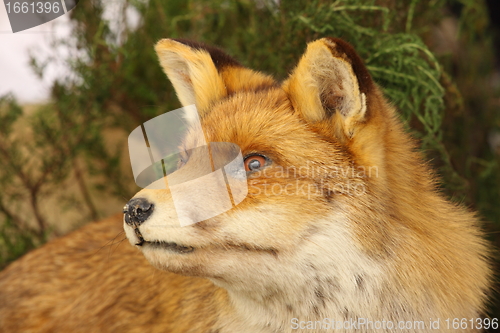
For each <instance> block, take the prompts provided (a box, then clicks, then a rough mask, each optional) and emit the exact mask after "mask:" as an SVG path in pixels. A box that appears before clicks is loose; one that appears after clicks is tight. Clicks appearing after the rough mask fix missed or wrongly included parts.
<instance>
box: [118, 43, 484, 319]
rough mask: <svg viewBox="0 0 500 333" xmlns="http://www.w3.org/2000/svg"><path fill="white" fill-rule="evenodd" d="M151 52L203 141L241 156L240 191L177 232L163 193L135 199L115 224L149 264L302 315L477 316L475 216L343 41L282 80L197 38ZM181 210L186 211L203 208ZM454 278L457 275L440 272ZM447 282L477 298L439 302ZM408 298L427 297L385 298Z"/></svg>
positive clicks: (191, 160)
mask: <svg viewBox="0 0 500 333" xmlns="http://www.w3.org/2000/svg"><path fill="white" fill-rule="evenodd" d="M156 52H157V54H158V57H159V61H160V64H161V66H162V68H163V70H164V72H165V73H166V74H167V76H168V78H169V79H170V81H171V82H172V84H173V86H174V89H175V91H176V93H177V96H178V98H179V100H180V101H181V103H182V105H184V106H189V105H193V104H194V105H196V108H197V110H198V112H199V115H200V119H201V123H202V124H203V128H204V132H205V136H206V141H207V142H230V143H234V144H236V145H238V146H239V148H240V149H241V153H242V156H243V161H244V166H245V170H246V177H247V184H248V194H247V197H246V198H245V199H244V200H243V201H242V202H241V203H239V204H238V205H236V206H235V207H233V208H232V209H230V210H228V211H226V212H224V213H222V214H219V215H217V216H215V217H212V218H209V219H206V220H203V221H201V222H198V223H194V224H192V225H189V226H185V227H180V226H179V225H178V222H177V216H176V210H175V206H174V204H173V200H172V194H171V192H170V191H169V190H168V189H165V190H150V189H145V190H142V191H140V192H139V193H137V195H136V196H135V197H134V199H133V200H132V201H131V202H130V203H129V204H128V205H127V206H126V207H125V212H126V214H125V223H124V228H125V231H126V234H127V237H128V239H129V240H130V242H131V243H132V244H133V245H140V246H138V247H139V248H140V250H141V251H142V253H143V254H144V256H145V257H146V258H147V260H149V261H150V262H151V263H152V264H153V265H154V266H156V267H158V268H159V269H163V270H168V271H172V272H175V273H179V274H184V275H193V276H200V277H205V278H209V279H210V280H212V281H213V282H214V283H215V284H216V285H218V286H220V287H223V288H225V289H226V290H227V291H228V292H229V294H231V295H232V294H238V295H246V296H245V297H247V299H248V300H253V301H256V302H260V301H262V302H278V303H280V304H289V305H290V304H294V305H293V307H294V310H293V311H295V312H296V313H300V314H309V313H316V314H318V313H326V312H329V313H328V315H338V316H342V314H343V313H344V315H345V312H351V313H353V312H354V313H356V311H358V313H359V314H360V315H361V312H362V310H361V309H370V310H369V311H382V310H380V309H384V308H385V309H390V313H393V314H394V313H398V312H405V311H408V309H412V307H413V306H414V307H415V309H413V310H411V311H414V312H415V311H419V310H417V308H418V309H423V310H422V311H428V312H429V313H432V312H433V311H434V312H433V313H434V314H435V313H442V312H443V311H441V310H443V309H445V308H449V307H450V304H455V303H456V304H463V302H464V299H465V298H467V297H469V298H470V299H471V301H470V302H471V303H474V304H475V306H476V308H477V307H479V304H480V303H481V302H482V298H481V296H477V295H479V294H481V295H482V294H483V293H482V290H483V289H484V286H485V285H486V282H485V281H484V279H478V278H477V277H473V276H472V275H474V272H473V271H474V270H476V272H479V271H481V272H483V273H484V272H486V270H487V268H486V266H485V265H483V262H480V261H477V262H476V261H475V260H474V258H475V257H476V256H477V255H478V253H481V251H482V250H483V248H482V246H483V245H482V243H481V241H480V240H478V238H477V237H476V236H477V234H478V232H477V230H476V229H475V226H474V219H473V218H472V217H471V215H467V214H468V213H466V212H464V211H462V210H460V209H457V208H456V207H454V206H452V205H449V204H448V203H447V202H446V201H445V200H443V199H441V197H440V196H439V195H438V194H436V191H435V190H434V185H433V179H432V177H431V176H430V172H429V171H428V168H427V166H426V165H425V164H424V163H423V162H422V161H421V158H420V156H419V154H418V153H416V152H415V149H414V147H415V145H414V144H413V142H412V140H411V138H410V137H409V136H408V135H407V134H405V133H404V130H403V127H402V125H401V123H400V121H399V120H398V118H397V114H396V112H395V110H394V108H393V107H392V106H391V105H390V104H389V103H388V102H387V101H386V100H385V98H384V97H383V95H382V93H381V92H380V90H379V88H378V87H377V86H376V84H375V83H374V82H373V80H372V78H371V76H370V74H369V72H368V70H367V69H366V67H365V65H364V64H363V62H362V61H361V59H360V58H359V56H358V55H357V54H356V52H355V51H354V50H353V48H352V47H351V46H350V45H349V44H348V43H346V42H345V41H342V40H340V39H336V38H323V39H319V40H316V41H313V42H311V43H309V44H308V45H307V49H306V51H305V53H304V55H303V56H302V58H301V59H300V61H299V62H298V65H297V66H296V68H295V69H294V70H293V72H292V73H291V74H290V76H289V78H288V79H286V80H285V81H284V82H277V81H276V80H274V79H273V78H272V77H270V76H267V75H264V74H262V73H259V72H256V71H253V70H251V69H248V68H245V67H243V66H242V65H240V64H239V63H238V62H237V61H236V60H234V59H233V58H231V57H230V56H228V55H227V54H225V53H224V52H222V51H221V50H219V49H217V48H213V47H209V46H206V45H203V44H199V43H194V42H190V41H185V40H173V39H164V40H161V41H160V42H158V43H157V45H156ZM185 140H186V141H189V140H196V138H194V137H190V136H189V135H188V136H187V137H186V138H185ZM185 155H186V156H184V157H183V162H182V163H183V167H185V168H190V167H191V168H194V167H196V163H197V158H196V156H188V152H185ZM190 195H192V196H203V195H206V192H203V191H201V190H197V189H196V188H192V189H190ZM190 209H191V213H192V214H193V215H196V214H197V210H198V209H199V207H195V206H193V207H192V208H190ZM444 219H448V220H449V219H458V220H461V221H465V222H464V223H463V225H462V226H460V227H458V226H456V225H453V224H447V223H446V222H443V221H440V220H444ZM469 220H470V221H471V222H467V221H469ZM436 221H439V222H436ZM467 233H469V234H470V235H471V236H467ZM450 235H452V236H450ZM457 240H459V241H460V243H461V244H462V246H465V247H467V248H468V249H469V250H468V251H467V252H466V253H465V252H464V253H462V254H461V255H462V256H463V258H466V259H464V260H467V261H468V262H474V263H475V266H474V269H469V271H468V272H465V270H463V269H461V268H460V267H458V265H457V266H456V267H455V266H454V265H448V264H447V263H446V262H443V260H442V258H443V257H447V258H448V259H446V260H447V262H448V263H449V262H450V260H452V259H449V258H455V257H456V256H457V254H456V253H457V251H458V250H457V245H456V242H457ZM430 262H432V265H433V266H432V267H431V266H429V265H428V263H430ZM426 263H427V264H426ZM426 265H427V269H426V268H424V267H425V266H426ZM469 268H470V267H469ZM454 274H455V275H456V274H459V275H460V276H462V277H464V278H463V279H453V278H452V277H449V278H446V277H445V275H448V276H453V275H454ZM478 274H480V273H478ZM483 275H484V274H483ZM486 275H487V274H486ZM466 276H467V277H466ZM469 277H470V278H469ZM474 279H475V281H474ZM450 283H451V284H453V288H454V289H455V290H465V289H467V290H471V286H473V287H472V289H474V292H472V291H471V292H470V293H468V295H463V294H461V293H459V292H451V294H450V295H449V297H448V298H442V297H441V296H440V295H442V292H441V289H440V288H446V289H448V288H449V285H450ZM466 284H469V285H467V286H466ZM433 288H434V289H435V292H433V291H432V290H434V289H433ZM415 290H417V292H418V290H426V291H427V292H428V295H427V296H426V297H427V299H428V302H424V301H422V300H416V301H415V304H411V301H408V302H409V303H408V302H407V303H404V302H403V303H404V304H403V303H402V302H400V301H398V300H397V298H393V296H391V295H395V294H398V295H401V297H402V298H404V299H409V300H411V299H412V297H413V298H414V297H415V296H414V295H415V293H416V291H415ZM422 292H423V291H422ZM473 294H474V295H476V296H472V295H473ZM271 296H272V297H271ZM245 297H243V298H242V297H239V298H237V299H239V300H241V299H245ZM440 297H441V298H440ZM235 299H236V298H235ZM326 300H330V302H328V301H326ZM235 302H236V301H235ZM424 303H425V304H427V305H425V306H423V307H422V304H424ZM460 306H461V305H458V307H460ZM290 307H292V306H290ZM405 307H406V308H405ZM419 307H420V308H419ZM356 309H357V310H356ZM373 309H377V310H373ZM405 309H406V310H405ZM470 309H474V306H472V307H470ZM276 311H278V310H276ZM279 311H281V310H279ZM283 311H285V312H286V311H292V310H290V309H289V308H288V307H287V308H284V309H283ZM388 311H389V310H388ZM440 311H441V312H440ZM474 311H475V310H474ZM472 312H473V311H472ZM426 313H427V312H426ZM267 315H270V316H272V314H267Z"/></svg>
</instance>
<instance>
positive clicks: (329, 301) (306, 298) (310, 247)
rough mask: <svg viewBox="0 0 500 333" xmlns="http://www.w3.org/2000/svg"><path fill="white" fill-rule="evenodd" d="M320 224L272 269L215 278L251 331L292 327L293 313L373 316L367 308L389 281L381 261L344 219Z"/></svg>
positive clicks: (301, 315) (313, 317) (307, 316)
mask: <svg viewBox="0 0 500 333" xmlns="http://www.w3.org/2000/svg"><path fill="white" fill-rule="evenodd" d="M316 225H323V226H324V228H320V229H317V230H315V231H314V234H312V235H310V236H309V237H307V238H306V239H303V240H302V241H301V243H302V244H297V246H296V248H297V250H296V252H294V253H290V254H283V258H281V259H280V260H279V261H278V264H276V263H275V265H273V267H272V271H270V272H266V271H265V270H262V272H261V274H255V272H253V273H252V274H250V273H249V274H248V276H243V275H241V276H239V279H238V280H236V279H234V280H232V281H231V282H227V281H226V282H221V281H218V280H213V282H214V283H215V284H216V285H218V286H220V287H222V288H224V289H226V290H227V292H228V296H229V297H228V301H229V306H230V308H232V309H233V311H234V314H235V315H237V316H238V317H240V319H241V321H242V322H245V325H246V327H247V328H249V327H252V330H250V331H252V332H268V331H270V332H274V331H279V332H287V331H288V330H290V329H291V327H292V320H293V318H296V319H298V320H301V321H309V320H311V321H315V320H322V319H323V318H332V319H335V320H337V321H338V320H346V318H348V317H353V316H360V317H361V316H366V317H370V313H367V311H371V309H373V308H374V301H375V300H377V299H378V297H376V296H375V295H376V293H379V292H380V291H379V289H380V286H381V285H384V284H385V283H383V280H384V277H383V276H382V273H381V269H380V267H378V266H377V265H376V264H375V263H374V262H373V261H372V260H371V259H369V258H368V257H366V256H365V255H363V254H362V253H361V251H360V250H359V249H357V248H356V246H355V245H353V244H354V242H353V241H352V237H351V235H349V232H348V230H347V228H346V227H345V225H346V223H343V222H342V220H341V219H338V218H337V219H335V222H334V223H332V222H330V223H328V222H326V221H322V222H319V223H317V224H316ZM334 236H335V237H334ZM270 269H271V268H270ZM242 332H243V331H242Z"/></svg>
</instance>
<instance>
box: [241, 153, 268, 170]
mask: <svg viewBox="0 0 500 333" xmlns="http://www.w3.org/2000/svg"><path fill="white" fill-rule="evenodd" d="M244 164H245V171H255V170H258V169H260V168H262V167H263V166H264V165H265V164H266V158H265V157H263V156H260V155H250V156H247V157H246V158H245V161H244Z"/></svg>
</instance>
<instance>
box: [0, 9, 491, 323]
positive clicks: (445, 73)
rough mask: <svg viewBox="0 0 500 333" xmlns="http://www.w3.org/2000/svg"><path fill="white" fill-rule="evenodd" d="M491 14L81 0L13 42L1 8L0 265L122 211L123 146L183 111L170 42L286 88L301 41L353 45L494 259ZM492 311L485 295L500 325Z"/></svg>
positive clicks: (130, 188)
mask: <svg viewBox="0 0 500 333" xmlns="http://www.w3.org/2000/svg"><path fill="white" fill-rule="evenodd" d="M499 16H500V1H498V0H432V1H424V0H407V1H396V0H337V1H326V0H313V1H296V0H281V1H279V0H274V1H273V0H215V1H202V0H190V1H186V0H163V1H162V0H112V1H99V0H87V1H81V2H79V3H78V5H77V7H76V8H75V9H74V10H72V11H71V12H70V13H69V14H67V15H64V16H62V17H60V18H58V19H56V20H54V21H51V22H49V23H46V24H43V25H41V26H38V27H35V28H32V29H29V30H26V31H24V32H20V33H16V34H13V33H12V32H11V30H10V26H9V22H8V18H7V15H6V12H5V7H2V6H0V46H1V49H2V51H1V52H0V189H1V190H0V269H1V268H3V267H5V266H6V265H7V264H8V263H9V262H11V261H13V260H15V259H16V258H18V257H19V256H21V255H22V254H24V253H26V252H27V251H29V250H31V249H33V248H35V247H37V246H40V245H41V244H43V243H44V242H46V241H48V240H50V239H52V238H54V237H59V236H61V235H63V234H65V233H67V232H69V231H71V230H73V229H75V228H77V227H79V226H81V225H83V224H85V223H89V222H91V221H95V220H98V219H100V218H103V217H106V216H108V215H111V214H115V213H119V212H120V211H121V208H122V207H123V205H124V204H125V203H126V202H127V201H128V200H129V199H130V198H131V197H132V196H133V195H134V194H135V192H136V191H138V190H139V188H137V187H136V185H135V183H134V181H133V178H132V172H131V168H130V166H129V157H128V149H127V142H126V141H127V136H128V134H129V133H130V131H131V130H132V129H134V128H135V127H136V126H138V125H139V124H141V123H143V122H144V121H146V120H148V119H150V118H152V117H154V116H157V115H159V114H162V113H164V112H167V111H170V110H173V109H176V108H178V107H180V104H179V102H178V101H177V98H176V97H175V94H174V92H173V90H172V86H171V85H170V83H169V82H168V80H167V79H166V77H165V75H164V74H163V72H162V71H161V69H160V67H159V65H158V61H157V59H156V55H155V54H154V52H153V45H154V44H155V42H156V41H158V40H159V39H160V38H164V37H174V38H175V37H182V38H189V39H194V40H198V41H203V42H206V43H210V44H215V45H218V46H220V47H222V48H223V49H225V50H226V51H227V52H228V53H229V54H231V55H233V56H234V57H236V58H237V59H238V60H239V61H240V62H242V63H243V64H244V65H247V66H249V67H251V68H254V69H257V70H261V71H264V72H267V73H269V74H273V75H275V76H276V77H277V78H279V79H283V78H285V77H286V76H287V74H288V73H289V72H290V70H291V69H292V68H293V66H294V65H295V64H296V62H297V60H298V58H299V57H300V56H301V55H302V53H303V52H304V49H305V45H306V43H307V42H308V41H311V40H314V39H317V38H320V37H323V36H334V37H340V38H343V39H345V40H347V41H348V42H350V43H351V44H352V45H353V46H354V47H355V48H356V50H357V51H358V53H359V54H360V55H361V57H362V58H363V59H364V60H365V63H366V65H367V67H368V69H369V70H370V72H371V74H372V76H373V77H374V79H375V80H376V81H377V83H378V84H379V85H380V86H381V87H382V88H383V90H384V92H385V94H386V96H387V97H388V98H389V99H390V100H391V101H392V102H393V103H394V104H395V105H396V106H397V107H398V108H399V110H400V112H401V119H402V120H403V121H404V122H405V124H406V125H407V129H408V131H409V132H411V133H412V134H413V136H414V137H416V138H418V140H419V142H420V143H421V149H422V151H423V153H424V154H425V155H426V157H427V159H428V160H429V161H430V163H431V164H432V165H433V166H434V167H435V169H436V170H437V172H438V174H439V176H440V179H441V182H440V186H441V189H442V191H443V193H445V194H446V195H447V196H448V197H449V198H450V199H451V200H453V201H455V202H458V203H461V204H464V205H466V206H467V207H470V209H473V210H477V211H478V212H479V215H480V217H481V218H482V219H483V220H484V226H485V227H484V228H485V230H486V232H487V234H488V237H489V240H490V241H491V243H492V249H493V250H494V251H496V250H495V249H497V248H498V245H499V244H500V166H499V162H500V61H499V57H498V54H500V53H499V52H500V29H499V25H500V17H499ZM495 253H496V252H495ZM496 257H497V258H498V255H496ZM496 267H497V271H498V261H497V264H496ZM497 304H498V296H497V295H494V297H493V299H492V304H491V306H490V313H489V314H490V316H492V317H496V318H498V317H500V314H499V310H498V309H499V307H498V305H497Z"/></svg>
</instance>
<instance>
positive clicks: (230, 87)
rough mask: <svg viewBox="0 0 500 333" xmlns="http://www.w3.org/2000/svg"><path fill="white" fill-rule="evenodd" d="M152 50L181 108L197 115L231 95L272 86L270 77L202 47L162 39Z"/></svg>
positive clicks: (183, 40)
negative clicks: (192, 107)
mask: <svg viewBox="0 0 500 333" xmlns="http://www.w3.org/2000/svg"><path fill="white" fill-rule="evenodd" d="M155 50H156V53H157V55H158V58H159V60H160V65H161V67H162V68H163V71H164V72H165V74H167V76H168V78H169V79H170V81H171V82H172V85H173V86H174V89H175V92H176V93H177V96H178V98H179V100H180V102H181V104H182V105H183V106H187V105H192V104H195V105H196V107H197V109H198V112H200V114H201V115H203V113H204V112H206V110H208V109H209V107H210V105H212V104H213V103H214V102H216V101H218V100H220V99H222V98H225V97H227V96H229V95H231V94H233V93H235V92H238V91H247V90H257V89H260V88H262V87H263V86H265V87H267V86H275V85H276V82H275V81H274V80H273V79H272V78H271V77H269V76H267V75H264V74H261V73H258V72H255V71H252V70H250V69H248V68H245V67H243V66H242V65H241V64H240V63H239V62H238V61H236V60H235V59H234V58H232V57H230V56H229V55H227V54H226V53H225V52H223V51H222V50H220V49H218V48H216V47H213V46H209V45H206V44H203V43H197V42H193V41H189V40H185V39H162V40H160V41H159V42H158V43H157V44H156V46H155Z"/></svg>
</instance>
